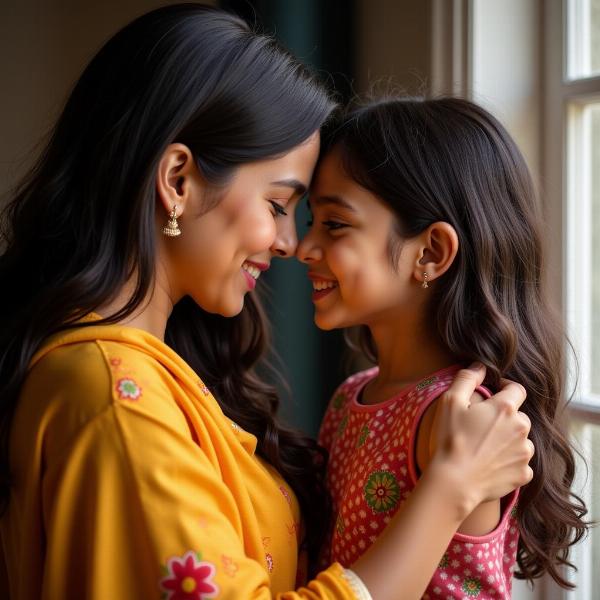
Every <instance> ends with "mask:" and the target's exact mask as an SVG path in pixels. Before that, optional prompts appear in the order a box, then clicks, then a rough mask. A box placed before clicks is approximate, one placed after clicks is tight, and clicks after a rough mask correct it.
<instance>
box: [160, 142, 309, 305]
mask: <svg viewBox="0 0 600 600" xmlns="http://www.w3.org/2000/svg"><path fill="white" fill-rule="evenodd" d="M319 143H320V140H319V134H318V132H317V133H315V134H313V135H312V136H311V137H310V138H309V139H308V140H307V141H306V142H304V143H303V144H301V145H299V146H297V147H295V148H294V149H292V150H291V151H289V152H288V153H287V154H285V155H284V156H281V157H279V158H274V159H267V160H263V161H257V162H253V163H248V164H245V165H242V166H241V167H239V168H238V169H237V170H236V172H235V174H234V176H233V178H232V180H231V181H230V182H229V183H228V184H227V187H226V189H225V191H224V193H221V196H220V200H219V201H218V203H217V204H216V205H215V206H214V207H213V208H212V209H210V210H209V211H208V212H206V213H204V214H200V213H201V210H200V207H201V205H202V199H200V200H199V201H198V202H197V207H198V209H197V210H196V211H195V214H194V211H191V210H190V208H189V207H188V208H187V209H186V211H185V212H184V214H183V215H182V217H181V218H180V219H179V224H180V227H181V229H182V232H183V233H182V235H181V236H180V237H179V238H176V239H172V240H166V241H167V242H172V243H168V244H167V246H168V248H169V261H168V263H169V265H168V267H167V269H165V270H167V275H168V278H169V282H170V283H169V285H170V288H171V290H172V297H173V296H174V297H175V298H177V299H178V298H181V297H182V296H184V295H189V296H191V297H192V298H193V299H194V301H195V302H196V303H197V304H198V305H199V306H201V307H202V308H203V309H204V310H206V311H208V312H211V313H218V314H220V315H223V316H234V315H236V314H238V313H239V312H240V311H241V310H242V308H243V305H244V296H245V295H246V293H248V292H250V291H252V290H253V289H254V288H255V286H256V280H257V279H258V277H259V276H260V274H261V273H262V272H263V271H265V270H266V269H268V268H269V265H270V262H271V258H272V257H273V256H290V255H293V254H294V252H295V249H296V245H297V238H296V231H295V224H294V218H293V214H294V209H295V205H296V204H297V202H298V200H299V199H300V197H301V196H302V195H303V194H304V192H305V190H306V189H307V188H308V185H309V182H310V178H311V176H312V172H313V169H314V166H315V163H316V160H317V157H318V153H319ZM197 187H198V189H201V188H202V184H201V183H199V184H198V186H197ZM190 213H191V214H190ZM285 213H287V214H285Z"/></svg>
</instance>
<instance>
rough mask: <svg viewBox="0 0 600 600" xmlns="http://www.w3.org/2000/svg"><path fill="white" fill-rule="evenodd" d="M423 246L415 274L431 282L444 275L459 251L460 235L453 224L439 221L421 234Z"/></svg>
mask: <svg viewBox="0 0 600 600" xmlns="http://www.w3.org/2000/svg"><path fill="white" fill-rule="evenodd" d="M419 237H420V238H421V240H420V241H421V248H420V252H419V256H418V258H417V262H416V264H415V268H414V272H413V275H414V277H415V279H416V280H417V281H420V282H422V283H423V285H424V287H425V283H429V282H431V281H434V280H435V279H437V278H438V277H440V276H441V275H443V274H444V273H445V272H446V271H447V270H448V269H449V268H450V266H451V265H452V263H453V262H454V259H455V258H456V254H457V253H458V235H457V234H456V230H455V229H454V227H452V225H450V224H449V223H446V222H444V221H437V222H435V223H433V224H432V225H430V226H429V227H428V228H427V229H425V231H423V232H422V233H421V234H420V236H419Z"/></svg>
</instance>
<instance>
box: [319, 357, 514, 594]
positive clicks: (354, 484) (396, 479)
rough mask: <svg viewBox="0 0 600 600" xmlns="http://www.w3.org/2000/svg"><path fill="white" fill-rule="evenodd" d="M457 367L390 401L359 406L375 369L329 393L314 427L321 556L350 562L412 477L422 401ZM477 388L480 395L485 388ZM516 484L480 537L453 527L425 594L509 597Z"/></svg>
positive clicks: (410, 484) (400, 498) (384, 520)
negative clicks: (324, 514) (323, 468)
mask: <svg viewBox="0 0 600 600" xmlns="http://www.w3.org/2000/svg"><path fill="white" fill-rule="evenodd" d="M458 368H459V367H450V368H448V369H444V370H442V371H438V372H437V373H434V374H433V375H431V376H429V377H427V378H426V379H424V380H422V381H421V382H419V383H418V384H416V385H414V386H410V387H408V388H405V389H404V390H402V392H400V393H399V394H397V395H396V396H393V397H392V398H390V399H389V400H387V401H385V402H382V403H379V404H376V405H364V404H361V403H360V402H359V397H360V392H361V390H362V389H363V388H364V386H365V385H366V384H367V383H368V382H369V381H370V380H371V379H373V378H374V377H375V376H376V375H377V373H378V369H377V368H373V369H369V370H367V371H363V372H361V373H357V374H355V375H353V376H352V377H350V378H349V379H347V380H346V381H345V382H344V383H343V384H342V385H341V386H340V387H339V388H338V390H337V391H336V392H335V394H334V395H333V398H332V400H331V402H330V404H329V407H328V409H327V412H326V414H325V419H324V421H323V425H322V427H321V432H320V436H319V438H320V442H321V444H322V445H323V446H325V447H326V448H327V449H328V451H329V466H328V475H327V479H328V485H329V489H330V492H331V495H332V498H333V507H334V527H333V529H332V531H331V533H330V538H329V540H330V543H329V546H328V548H329V552H325V556H324V561H325V562H328V561H330V560H335V561H339V562H340V563H341V564H342V565H344V566H350V565H351V564H352V563H353V562H354V561H356V559H357V558H358V557H360V556H361V555H362V554H363V553H364V552H365V551H366V550H367V548H369V547H370V546H371V544H372V543H373V542H374V541H375V540H376V539H377V537H378V536H379V535H380V534H381V532H382V531H383V530H384V528H385V526H386V525H387V524H388V523H389V522H390V520H391V519H392V517H393V515H394V514H395V513H396V511H397V510H398V508H399V507H400V505H401V504H402V502H403V501H404V500H405V499H406V498H407V497H408V495H409V494H410V492H411V490H412V489H413V488H414V486H415V484H416V481H417V478H418V476H417V468H416V462H415V450H416V433H417V427H418V424H419V421H420V419H421V417H422V416H423V414H424V412H425V410H426V409H427V407H428V406H429V405H430V404H431V403H432V402H433V401H434V400H435V399H436V398H437V397H438V396H439V395H440V394H441V393H442V392H443V391H444V390H446V389H447V388H448V387H449V385H450V383H451V382H452V379H453V376H454V374H455V372H456V371H457V370H458ZM478 391H480V393H483V394H484V395H485V396H486V397H488V396H489V392H487V390H485V389H484V388H479V389H478ZM517 495H518V491H516V492H513V493H512V494H510V495H509V496H507V497H506V498H504V499H503V500H502V515H501V518H500V522H499V523H498V525H497V527H496V528H495V529H494V530H493V531H492V532H491V533H489V534H487V535H484V536H468V535H463V534H460V533H457V534H456V535H455V536H454V538H453V540H452V542H451V543H450V545H449V547H448V549H447V551H446V553H445V554H444V557H443V558H442V560H441V562H440V564H439V566H438V568H437V570H436V571H435V573H434V576H433V578H432V580H431V582H430V584H429V586H428V588H427V591H426V593H425V595H424V596H423V597H424V598H440V599H442V598H443V599H444V600H449V599H460V600H470V599H472V598H477V599H479V600H484V599H485V600H487V599H494V600H498V599H509V598H510V597H511V579H512V571H513V570H514V564H515V558H516V551H517V543H518V535H519V534H518V528H517V523H516V520H515V510H514V508H515V502H516V499H517Z"/></svg>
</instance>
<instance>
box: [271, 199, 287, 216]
mask: <svg viewBox="0 0 600 600" xmlns="http://www.w3.org/2000/svg"><path fill="white" fill-rule="evenodd" d="M269 202H270V203H271V206H272V207H273V209H274V210H275V215H276V216H279V215H283V216H285V215H287V213H286V212H285V208H283V206H281V204H278V203H277V202H275V200H269Z"/></svg>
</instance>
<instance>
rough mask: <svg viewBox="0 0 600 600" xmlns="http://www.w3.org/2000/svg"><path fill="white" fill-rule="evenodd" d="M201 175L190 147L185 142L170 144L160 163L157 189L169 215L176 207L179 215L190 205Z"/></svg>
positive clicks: (195, 195) (157, 174)
mask: <svg viewBox="0 0 600 600" xmlns="http://www.w3.org/2000/svg"><path fill="white" fill-rule="evenodd" d="M200 182H201V177H200V173H199V171H198V168H197V166H196V161H195V160H194V157H193V155H192V152H191V151H190V149H189V148H188V147H187V146H185V145H184V144H169V145H168V146H167V149H166V150H165V151H164V152H163V155H162V156H161V158H160V161H159V163H158V170H157V173H156V191H157V192H158V199H159V202H160V204H161V205H162V207H161V208H163V209H164V211H165V213H166V214H167V215H169V214H170V213H171V211H172V210H173V207H175V210H176V213H177V215H176V216H177V217H179V216H181V215H182V214H183V213H184V212H185V210H186V208H188V207H189V205H190V202H192V201H193V200H192V198H193V197H195V198H198V197H199V196H198V195H197V194H195V191H196V188H197V186H198V185H200Z"/></svg>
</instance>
